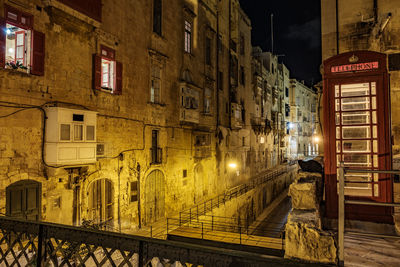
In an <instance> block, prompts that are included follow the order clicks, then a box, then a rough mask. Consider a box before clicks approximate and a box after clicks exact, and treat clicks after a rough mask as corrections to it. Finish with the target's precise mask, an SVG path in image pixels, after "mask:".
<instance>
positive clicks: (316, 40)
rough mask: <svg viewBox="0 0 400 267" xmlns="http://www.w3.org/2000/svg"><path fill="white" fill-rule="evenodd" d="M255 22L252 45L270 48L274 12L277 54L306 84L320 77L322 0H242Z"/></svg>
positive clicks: (253, 22) (246, 10) (269, 49)
mask: <svg viewBox="0 0 400 267" xmlns="http://www.w3.org/2000/svg"><path fill="white" fill-rule="evenodd" d="M240 5H241V7H242V9H243V10H244V11H245V12H246V14H247V15H248V16H249V18H250V20H251V24H252V45H253V46H260V47H261V48H262V49H263V51H271V14H273V15H274V16H273V17H274V54H276V55H285V56H282V57H279V61H280V62H283V63H284V64H285V65H286V66H287V67H288V68H289V70H290V76H291V78H296V79H298V80H304V81H305V83H306V84H307V85H311V82H314V83H317V82H319V81H320V80H321V75H320V73H319V66H320V64H321V26H320V18H321V17H320V16H321V15H320V14H321V12H320V0H306V1H303V0H275V1H267V0H240Z"/></svg>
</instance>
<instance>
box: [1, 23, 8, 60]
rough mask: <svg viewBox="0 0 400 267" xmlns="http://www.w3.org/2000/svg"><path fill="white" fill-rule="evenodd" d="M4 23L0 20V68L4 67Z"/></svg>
mask: <svg viewBox="0 0 400 267" xmlns="http://www.w3.org/2000/svg"><path fill="white" fill-rule="evenodd" d="M5 28H6V21H5V19H3V18H0V68H4V66H5V65H6V37H7V36H6V32H5Z"/></svg>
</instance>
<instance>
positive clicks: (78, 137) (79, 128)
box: [74, 124, 83, 141]
mask: <svg viewBox="0 0 400 267" xmlns="http://www.w3.org/2000/svg"><path fill="white" fill-rule="evenodd" d="M82 140H83V125H81V124H78V125H74V141H82Z"/></svg>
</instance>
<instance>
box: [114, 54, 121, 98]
mask: <svg viewBox="0 0 400 267" xmlns="http://www.w3.org/2000/svg"><path fill="white" fill-rule="evenodd" d="M115 63H116V75H115V89H114V94H116V95H121V94H122V63H121V62H118V61H116V62H115Z"/></svg>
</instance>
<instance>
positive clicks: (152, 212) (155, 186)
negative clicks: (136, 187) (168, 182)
mask: <svg viewBox="0 0 400 267" xmlns="http://www.w3.org/2000/svg"><path fill="white" fill-rule="evenodd" d="M144 210H145V220H146V221H145V223H146V224H148V223H152V222H156V221H157V220H159V219H161V218H163V217H164V215H165V182H164V174H163V173H162V172H161V171H160V170H154V171H152V172H151V173H150V174H149V175H148V176H147V179H146V185H145V206H144Z"/></svg>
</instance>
